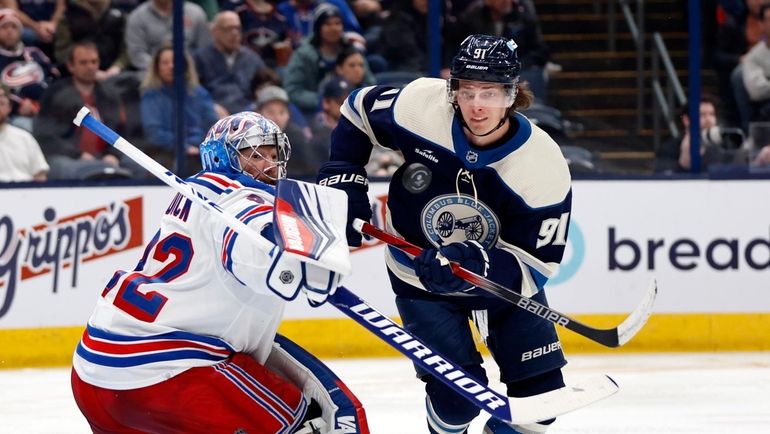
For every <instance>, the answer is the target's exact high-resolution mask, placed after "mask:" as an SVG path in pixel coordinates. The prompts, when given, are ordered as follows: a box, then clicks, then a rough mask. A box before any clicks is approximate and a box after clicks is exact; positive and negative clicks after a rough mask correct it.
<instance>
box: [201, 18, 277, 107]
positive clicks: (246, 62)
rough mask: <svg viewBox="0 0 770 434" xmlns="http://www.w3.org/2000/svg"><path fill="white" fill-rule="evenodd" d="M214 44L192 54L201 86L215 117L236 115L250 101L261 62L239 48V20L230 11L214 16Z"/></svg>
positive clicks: (251, 52) (249, 52)
mask: <svg viewBox="0 0 770 434" xmlns="http://www.w3.org/2000/svg"><path fill="white" fill-rule="evenodd" d="M211 35H212V36H213V38H214V40H213V42H212V43H211V44H209V45H207V46H205V47H203V48H202V49H200V50H198V51H197V52H196V53H195V66H196V69H197V71H198V77H199V79H200V82H201V85H203V87H205V88H206V90H208V91H209V93H210V94H211V97H212V98H213V99H214V102H215V103H216V104H217V106H218V107H217V112H218V114H219V117H225V116H227V115H229V114H231V113H237V112H239V111H240V110H241V109H242V108H243V107H244V106H245V105H246V104H248V102H249V101H250V100H251V92H250V89H249V87H250V85H251V79H252V77H254V74H256V73H257V71H258V70H260V69H262V68H265V67H266V65H265V62H263V61H262V58H260V57H259V55H258V54H256V53H254V52H253V51H251V50H250V49H248V48H246V47H244V46H243V45H241V41H242V40H243V35H242V33H241V19H240V18H239V17H238V14H236V13H235V12H233V11H224V12H220V13H218V14H217V16H216V17H215V18H214V21H213V22H212V23H211Z"/></svg>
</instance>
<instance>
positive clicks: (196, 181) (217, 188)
mask: <svg viewBox="0 0 770 434" xmlns="http://www.w3.org/2000/svg"><path fill="white" fill-rule="evenodd" d="M187 182H188V183H191V184H198V185H200V186H202V187H206V188H207V189H209V190H211V191H213V192H214V193H216V194H222V193H229V192H231V191H232V189H230V188H228V189H224V188H222V187H220V186H218V185H216V184H215V183H213V182H211V181H208V180H206V179H203V178H198V177H197V176H194V177H190V178H187Z"/></svg>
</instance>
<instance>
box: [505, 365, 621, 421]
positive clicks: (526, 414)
mask: <svg viewBox="0 0 770 434" xmlns="http://www.w3.org/2000/svg"><path fill="white" fill-rule="evenodd" d="M617 391H618V384H617V383H616V382H615V380H613V379H612V378H610V377H609V376H607V375H602V376H596V377H591V378H589V379H586V380H584V381H582V382H580V383H578V384H576V385H571V386H565V387H562V388H561V389H556V390H552V391H550V392H546V393H541V394H539V395H534V396H528V397H525V398H508V399H509V401H510V403H511V422H512V423H514V424H528V423H535V422H539V421H543V420H548V419H553V418H555V417H558V416H561V415H563V414H566V413H569V412H571V411H575V410H578V409H580V408H583V407H585V406H588V405H590V404H593V403H595V402H597V401H600V400H602V399H604V398H607V397H609V396H611V395H613V394H615V393H616V392H617Z"/></svg>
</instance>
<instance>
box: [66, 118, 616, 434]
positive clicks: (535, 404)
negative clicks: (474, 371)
mask: <svg viewBox="0 0 770 434" xmlns="http://www.w3.org/2000/svg"><path fill="white" fill-rule="evenodd" d="M74 123H75V125H78V126H80V125H81V124H82V125H83V126H85V127H86V128H88V129H89V130H91V131H92V132H94V133H95V134H96V135H98V136H99V137H101V138H102V139H104V140H105V141H106V142H107V143H109V144H110V145H112V146H114V147H115V148H117V149H119V150H120V151H121V152H123V153H125V154H126V155H127V156H128V157H130V158H132V159H133V160H134V161H136V162H137V163H138V164H140V165H142V166H143V167H144V168H145V169H147V170H148V171H150V173H152V174H153V175H155V176H157V177H158V178H159V179H161V180H163V182H165V183H166V184H168V185H169V186H170V187H172V188H173V189H175V190H177V191H178V192H179V193H181V194H183V195H185V197H188V198H190V199H191V200H193V201H194V202H195V203H198V204H199V205H201V206H202V207H203V208H204V209H205V210H207V211H209V212H211V213H212V215H214V216H216V217H218V218H222V219H223V220H224V221H226V222H227V223H228V224H230V221H231V220H235V217H233V216H231V215H229V214H228V213H226V212H224V211H223V210H222V209H221V208H220V207H219V206H217V205H216V204H215V203H213V202H211V201H209V200H208V198H206V197H205V196H203V195H202V194H200V193H199V192H197V191H195V189H193V188H192V187H191V186H190V185H189V184H187V183H186V182H184V181H183V180H181V179H180V178H178V177H177V176H176V175H174V174H173V173H172V172H170V171H169V170H167V169H166V168H164V167H163V166H162V165H160V164H159V163H157V162H156V161H154V160H153V159H151V158H150V157H148V156H147V155H146V154H144V153H143V152H142V151H141V150H139V149H138V148H136V147H135V146H134V145H132V144H131V143H129V142H128V141H127V140H125V139H124V138H122V137H120V136H119V135H118V134H117V133H115V132H114V131H113V130H111V129H110V128H109V127H107V126H106V125H104V124H103V123H102V122H100V121H99V120H98V119H96V118H94V117H93V116H91V115H90V114H89V112H88V109H86V108H85V107H84V108H83V109H81V110H80V112H79V113H78V115H77V117H76V118H75V120H74ZM287 199H288V198H287ZM300 209H301V208H299V207H294V208H291V207H288V208H286V210H291V212H297V211H298V210H300ZM286 212H289V211H286ZM235 221H237V220H235ZM237 222H238V223H240V221H237ZM231 227H232V228H233V229H234V230H235V231H236V232H238V233H239V234H242V235H244V236H248V238H249V239H250V240H253V241H254V242H257V243H259V244H260V245H264V246H265V247H266V248H267V249H269V248H272V246H273V244H272V243H270V242H269V241H268V240H266V239H264V238H262V237H261V236H260V235H259V234H257V233H256V231H254V230H252V229H251V228H249V227H248V226H246V225H244V224H242V223H241V224H235V223H234V224H233V225H232V226H231ZM264 243H267V244H264ZM328 301H329V302H330V303H331V304H332V305H333V306H335V307H336V308H337V309H339V310H340V311H341V312H343V313H344V314H346V315H348V316H350V317H351V318H352V319H353V320H355V321H356V322H358V323H359V324H361V325H363V326H364V327H366V328H367V329H368V330H370V331H371V332H373V333H374V334H376V335H377V336H378V337H380V338H381V339H383V340H384V341H385V342H386V343H388V344H389V345H391V346H393V347H394V348H396V349H397V350H398V351H400V352H401V353H402V354H404V355H405V356H407V357H408V358H409V359H410V360H412V361H413V362H415V363H417V364H419V365H420V366H422V367H423V368H424V369H426V370H427V371H429V372H432V373H433V375H436V378H438V379H439V380H441V381H443V382H444V383H446V384H447V385H448V386H449V387H450V388H452V389H453V390H455V391H456V392H457V393H459V394H461V395H463V396H464V397H465V398H467V399H469V400H470V401H471V402H473V403H474V404H475V405H477V406H478V407H479V408H481V409H483V410H486V411H488V412H489V413H490V414H492V415H493V416H495V417H497V418H499V419H501V420H504V421H506V422H509V423H515V424H524V423H531V422H535V421H538V420H545V419H551V418H554V417H557V416H559V415H561V414H564V413H567V412H570V411H573V410H576V409H578V408H581V407H584V406H586V405H589V404H591V403H593V402H595V401H598V400H600V399H602V398H605V397H607V396H610V395H612V394H613V393H615V392H616V391H617V390H618V386H617V384H616V383H615V382H614V381H613V380H612V379H611V378H610V377H608V376H599V377H595V378H592V379H591V380H590V381H588V382H586V383H583V384H581V385H580V386H579V387H563V388H561V389H557V390H554V391H551V392H547V393H544V394H540V395H535V396H531V397H527V398H509V397H506V396H503V395H501V394H499V393H497V392H495V391H494V390H492V389H490V388H489V387H488V386H486V385H484V384H483V383H479V382H477V381H476V380H474V379H473V378H472V377H471V376H470V375H469V374H468V373H467V372H465V371H464V370H463V369H461V368H459V367H455V366H454V365H453V364H452V363H450V362H449V361H448V359H446V358H444V357H442V356H441V355H439V354H438V353H436V352H435V351H433V350H431V349H430V348H429V347H428V346H427V345H425V344H424V343H423V342H421V341H420V340H418V339H417V338H416V337H414V336H413V335H412V334H411V333H409V332H408V331H406V330H404V329H403V328H401V327H400V326H398V325H397V324H395V323H394V322H392V321H390V320H389V319H388V318H387V317H385V316H383V315H382V314H380V313H379V312H378V311H377V310H376V309H374V308H373V307H372V306H371V305H369V304H368V303H366V302H365V301H364V300H362V299H360V298H358V297H357V296H355V295H354V294H353V293H352V292H350V291H349V290H348V289H346V288H344V287H342V286H340V287H338V289H337V291H336V292H335V293H334V294H333V295H332V296H330V297H329V299H328Z"/></svg>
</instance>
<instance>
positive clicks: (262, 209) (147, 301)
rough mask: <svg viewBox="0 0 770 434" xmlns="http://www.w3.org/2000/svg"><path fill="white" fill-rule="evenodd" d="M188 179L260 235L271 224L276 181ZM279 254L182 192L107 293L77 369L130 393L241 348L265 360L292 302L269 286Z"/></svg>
mask: <svg viewBox="0 0 770 434" xmlns="http://www.w3.org/2000/svg"><path fill="white" fill-rule="evenodd" d="M187 182H188V183H190V184H192V185H193V186H194V187H195V188H196V190H198V191H200V192H201V193H203V194H204V195H205V196H207V197H208V198H209V199H210V200H211V201H213V202H215V203H217V204H218V205H219V206H220V207H222V208H223V209H224V211H225V212H227V213H230V214H231V215H234V216H237V218H238V219H240V220H241V221H243V222H244V223H245V224H246V225H248V226H250V227H251V228H253V229H255V230H256V231H257V232H261V231H262V230H263V229H264V228H265V227H266V226H267V225H270V224H271V223H272V219H273V202H274V189H273V187H272V186H268V185H266V184H263V183H260V182H257V181H254V180H253V179H251V178H249V177H247V176H242V175H241V176H232V177H229V176H225V175H223V174H219V173H213V172H201V173H199V174H197V175H195V176H194V177H192V178H189V179H188V180H187ZM269 232H272V231H269ZM274 253H275V252H274V251H271V252H266V251H262V250H260V249H259V248H258V247H257V246H256V245H255V244H254V243H252V242H249V241H248V240H247V239H246V238H245V237H239V236H238V234H237V233H236V232H234V231H233V230H232V229H230V228H229V227H227V226H226V225H225V223H224V222H223V221H222V220H221V219H218V218H216V217H215V216H212V215H210V214H209V213H208V212H206V211H205V210H204V209H203V208H201V207H199V206H198V205H195V204H193V203H192V202H191V201H190V200H189V199H187V198H185V197H184V196H182V195H181V194H177V195H176V196H175V197H174V198H173V199H172V201H171V203H170V204H169V206H168V209H167V210H166V211H165V214H164V215H163V217H162V219H161V222H160V228H159V230H158V232H157V233H156V234H155V236H154V238H153V239H152V240H151V241H150V242H149V243H148V244H147V246H146V248H145V250H144V253H143V254H142V257H141V258H140V259H139V260H138V263H137V264H136V266H135V268H134V269H133V270H125V271H124V270H119V271H117V272H116V273H115V274H114V276H113V277H112V279H110V281H109V282H108V283H107V285H106V287H105V288H104V290H103V291H102V294H101V297H100V298H99V300H98V302H97V306H96V309H95V310H94V312H93V314H92V316H91V318H90V319H89V321H88V327H87V329H86V331H85V333H84V334H83V337H82V339H81V341H80V343H79V345H78V347H77V350H76V352H75V355H74V358H73V365H74V368H75V370H76V371H77V373H78V375H79V376H80V378H82V379H83V380H84V381H86V382H88V383H90V384H93V385H96V386H99V387H103V388H108V389H119V390H123V389H134V388H139V387H144V386H148V385H152V384H155V383H158V382H161V381H163V380H165V379H168V378H171V377H172V376H175V375H177V374H179V373H181V372H183V371H185V370H187V369H189V368H192V367H196V366H206V365H213V364H215V363H217V362H219V361H221V360H224V359H226V358H227V357H228V356H229V355H230V354H232V353H233V352H244V353H248V354H250V355H252V356H253V357H254V358H255V359H256V360H257V361H258V362H260V363H264V362H265V360H266V359H267V356H268V355H269V353H270V349H271V346H272V343H273V338H274V336H275V333H276V330H277V328H278V325H279V323H280V320H281V317H282V315H283V308H284V303H285V300H284V299H283V298H282V297H280V296H279V295H278V294H277V293H276V292H273V291H271V290H270V289H269V288H268V285H267V283H266V282H267V277H266V276H267V274H268V272H269V271H270V268H271V266H272V265H273V262H274V259H273V257H272V256H273V255H274ZM294 296H296V292H294Z"/></svg>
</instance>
